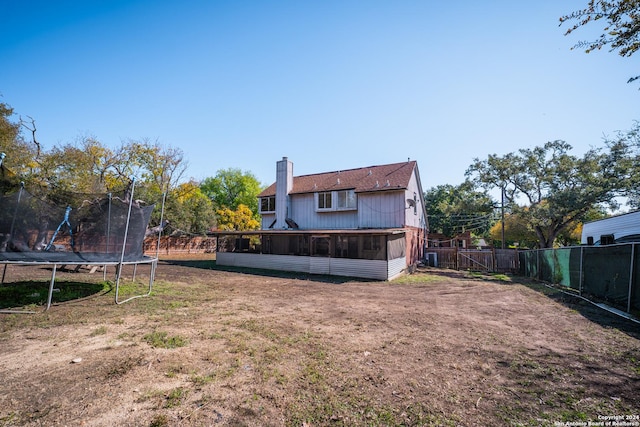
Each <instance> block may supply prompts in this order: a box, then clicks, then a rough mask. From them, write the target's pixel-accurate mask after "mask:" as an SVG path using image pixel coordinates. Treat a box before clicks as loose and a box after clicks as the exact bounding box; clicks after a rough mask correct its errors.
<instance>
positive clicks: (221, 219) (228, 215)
mask: <svg viewBox="0 0 640 427" xmlns="http://www.w3.org/2000/svg"><path fill="white" fill-rule="evenodd" d="M217 214H218V228H220V229H221V230H235V231H246V230H257V229H258V227H259V226H260V222H259V221H258V220H257V219H255V218H254V217H253V213H252V212H251V209H249V207H248V206H246V205H243V204H240V205H238V207H237V208H236V209H235V210H232V209H230V208H223V209H218V211H217Z"/></svg>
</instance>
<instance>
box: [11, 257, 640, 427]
mask: <svg viewBox="0 0 640 427" xmlns="http://www.w3.org/2000/svg"><path fill="white" fill-rule="evenodd" d="M129 273H131V272H129ZM47 274H48V272H47V271H46V270H45V271H43V270H41V269H33V268H29V269H28V268H17V267H15V268H14V267H12V268H11V269H10V271H9V272H8V274H7V276H8V277H7V281H8V282H9V283H8V284H5V285H4V286H10V285H11V280H24V279H25V278H34V277H35V278H37V277H38V276H39V275H40V276H42V278H43V279H42V280H43V283H44V284H45V287H46V285H47V282H46V277H48V276H47ZM68 274H69V277H71V278H70V279H69V280H73V281H81V280H84V281H87V282H90V281H93V282H95V281H96V276H101V275H102V274H101V273H97V274H93V275H90V274H87V273H86V272H81V273H73V274H72V273H68ZM136 274H137V276H136V281H137V282H138V285H135V286H134V285H132V284H127V285H126V286H125V289H124V291H125V292H131V293H134V292H136V291H138V290H142V291H143V290H144V287H145V280H148V279H147V277H148V272H146V273H145V272H144V271H138V272H137V273H136ZM145 274H147V277H145ZM57 277H58V279H59V280H61V281H64V280H65V277H64V273H59V275H58V276H57ZM100 278H101V277H99V279H100ZM61 286H63V285H61ZM54 299H55V297H54ZM39 309H41V307H40V308H39ZM0 316H1V317H0V373H1V375H2V381H1V382H0V425H2V426H14V425H16V426H17V425H20V426H23V425H26V426H41V425H47V426H49V425H85V426H112V425H119V426H174V425H180V426H212V425H214V426H217V425H220V426H237V425H246V426H265V425H266V426H281V425H289V426H303V425H304V426H317V425H336V426H340V425H345V426H346V425H349V426H351V425H361V426H370V425H381V426H382V425H385V426H386V425H414V426H418V425H451V426H488V425H550V426H554V425H559V424H558V423H567V422H578V421H584V422H585V423H586V422H588V421H592V422H593V421H599V417H607V416H623V417H624V416H629V417H633V416H637V415H640V393H638V390H640V345H639V344H640V340H639V338H638V337H639V336H640V328H638V327H637V325H635V324H633V323H631V322H628V321H625V320H623V319H620V318H616V317H613V316H611V315H609V314H607V313H606V312H603V311H600V310H599V309H597V308H595V307H593V306H591V305H590V304H588V303H584V302H583V301H581V300H579V299H577V298H572V297H570V296H566V295H564V294H562V293H559V292H557V291H554V290H550V289H547V288H545V287H543V286H540V285H536V284H533V283H529V282H519V281H518V279H514V278H512V279H511V280H510V281H500V280H492V278H491V277H474V276H471V275H468V274H464V273H457V272H452V271H438V270H426V269H422V270H419V271H418V273H416V274H414V275H411V276H407V277H406V278H403V279H401V280H398V281H394V282H391V283H388V282H364V281H354V280H348V279H336V278H329V277H316V276H307V275H295V274H278V273H273V272H256V271H247V270H230V269H222V268H221V267H216V266H215V262H213V261H210V260H206V259H201V260H173V261H168V260H165V261H163V262H161V264H160V265H159V267H158V270H157V276H156V284H155V286H154V292H153V294H152V296H151V297H146V298H139V299H135V300H133V301H130V302H128V303H126V304H123V305H115V304H114V303H113V292H107V293H105V292H98V293H96V294H95V296H94V297H91V298H85V299H82V300H79V301H70V302H65V303H63V304H59V305H55V306H54V307H52V309H51V310H49V311H48V312H38V313H37V314H34V315H24V314H21V315H6V314H4V315H0ZM600 419H601V418H600ZM631 421H633V420H631ZM635 421H637V422H639V423H640V420H635Z"/></svg>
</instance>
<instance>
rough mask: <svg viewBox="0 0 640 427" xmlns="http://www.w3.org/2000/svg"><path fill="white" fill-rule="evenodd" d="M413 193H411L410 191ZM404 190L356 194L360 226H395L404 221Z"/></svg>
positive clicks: (399, 225)
mask: <svg viewBox="0 0 640 427" xmlns="http://www.w3.org/2000/svg"><path fill="white" fill-rule="evenodd" d="M412 194H413V193H412ZM405 205H406V200H405V191H404V190H402V191H380V192H375V193H360V194H358V226H359V227H360V228H396V227H402V226H403V225H404V221H405Z"/></svg>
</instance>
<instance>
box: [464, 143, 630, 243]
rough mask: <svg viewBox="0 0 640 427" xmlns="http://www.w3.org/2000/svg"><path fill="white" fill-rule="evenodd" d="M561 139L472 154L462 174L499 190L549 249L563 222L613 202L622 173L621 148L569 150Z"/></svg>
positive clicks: (619, 191) (564, 226)
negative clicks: (478, 155)
mask: <svg viewBox="0 0 640 427" xmlns="http://www.w3.org/2000/svg"><path fill="white" fill-rule="evenodd" d="M571 149H572V147H571V145H569V144H568V143H566V142H564V141H552V142H548V143H546V144H545V145H544V146H542V147H535V148H533V149H521V150H518V151H517V152H512V153H508V154H506V155H504V156H499V155H496V154H493V155H489V156H488V158H487V159H486V160H479V159H475V160H474V163H473V164H472V165H471V166H470V167H469V169H468V170H467V176H468V177H469V178H470V179H472V180H473V182H475V183H476V184H478V185H480V186H482V187H484V188H486V189H493V188H497V189H503V190H504V194H505V198H506V201H507V202H508V203H510V205H511V212H512V213H513V214H514V215H518V216H519V217H520V218H521V219H522V220H523V221H524V222H525V223H528V224H530V226H531V227H532V228H533V230H534V231H535V233H536V235H537V237H538V245H539V247H541V248H551V247H553V245H554V242H555V240H556V238H557V237H558V235H559V234H560V233H561V232H562V231H563V230H566V229H567V227H569V226H571V225H574V224H575V223H577V222H581V221H582V220H583V219H584V218H585V217H586V215H587V214H588V213H589V212H591V211H592V209H594V208H597V207H599V206H608V207H611V208H615V207H617V202H616V196H619V195H621V194H623V188H624V186H625V185H626V181H625V177H624V176H623V175H621V174H620V172H621V169H620V165H621V163H620V160H621V159H620V158H626V157H625V156H624V154H623V153H620V152H617V151H616V150H608V149H591V150H589V151H587V152H586V153H585V154H584V156H582V157H578V156H574V155H572V154H570V151H571Z"/></svg>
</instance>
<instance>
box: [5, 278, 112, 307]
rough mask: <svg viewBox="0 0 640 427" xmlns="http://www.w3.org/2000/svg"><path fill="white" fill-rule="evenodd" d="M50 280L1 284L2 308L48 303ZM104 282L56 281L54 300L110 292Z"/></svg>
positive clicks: (70, 299) (61, 300) (68, 299)
mask: <svg viewBox="0 0 640 427" xmlns="http://www.w3.org/2000/svg"><path fill="white" fill-rule="evenodd" d="M49 284H50V282H49V281H19V282H12V283H3V284H2V285H0V309H8V308H20V307H26V306H42V305H46V303H47V298H48V296H49ZM110 290H111V289H110V288H108V289H105V286H104V284H102V283H85V282H73V281H56V282H55V284H54V287H53V297H52V302H53V303H55V304H59V303H63V302H69V301H74V300H79V299H84V298H88V297H92V296H97V295H99V294H103V293H106V292H109V291H110Z"/></svg>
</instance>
